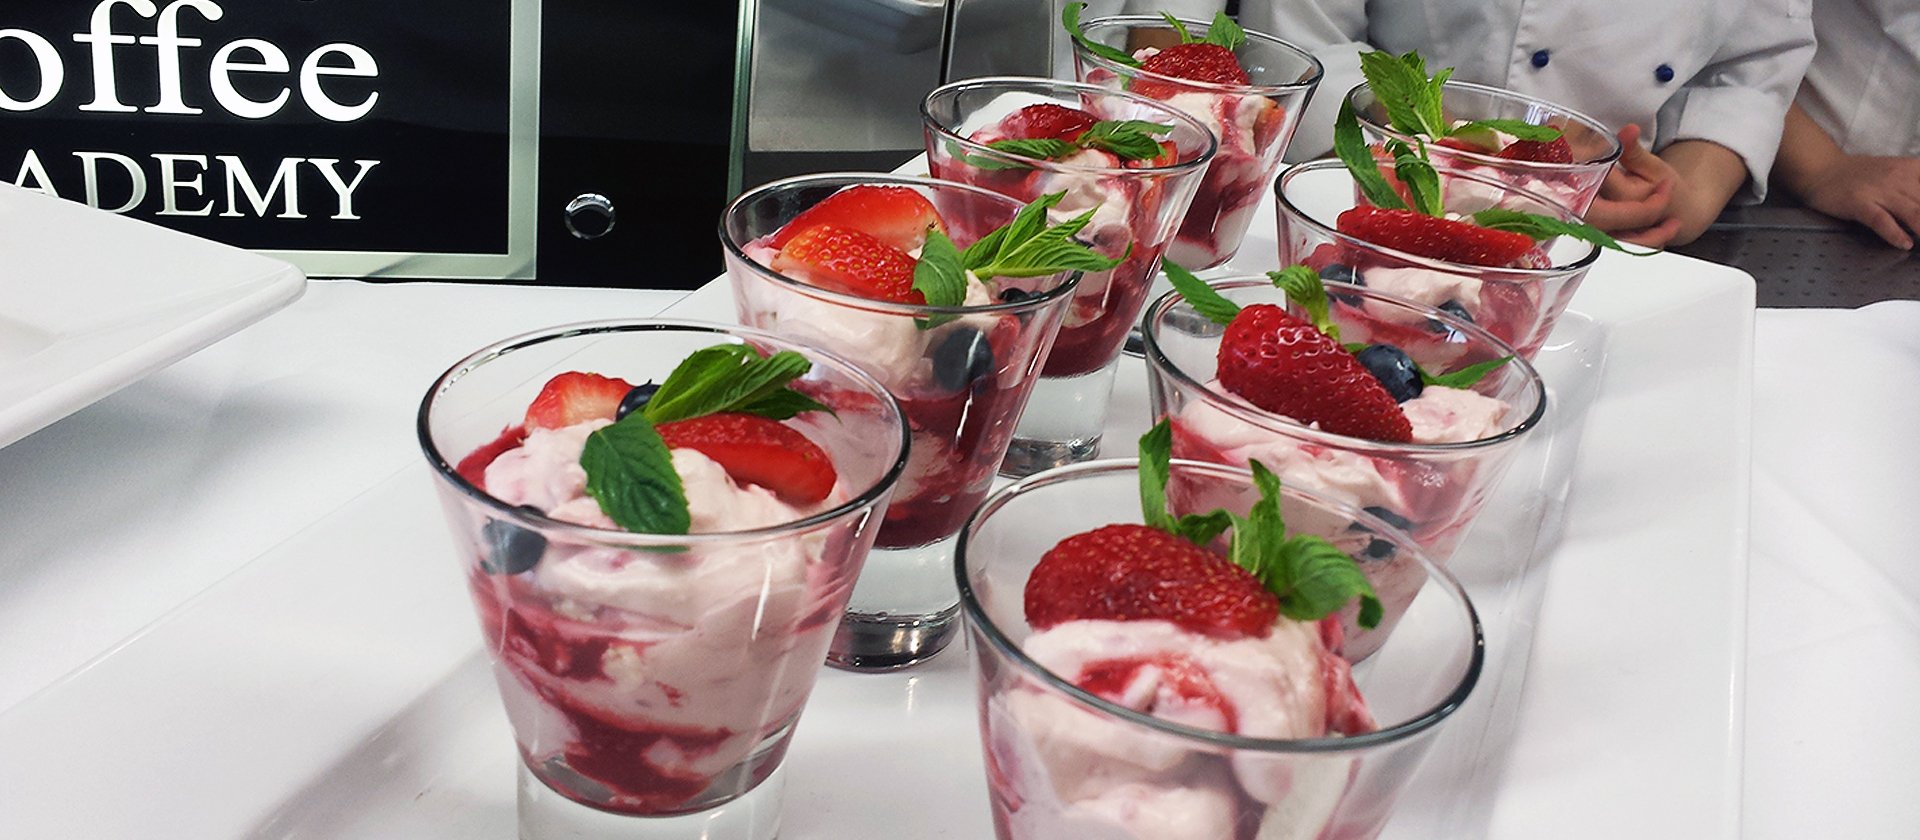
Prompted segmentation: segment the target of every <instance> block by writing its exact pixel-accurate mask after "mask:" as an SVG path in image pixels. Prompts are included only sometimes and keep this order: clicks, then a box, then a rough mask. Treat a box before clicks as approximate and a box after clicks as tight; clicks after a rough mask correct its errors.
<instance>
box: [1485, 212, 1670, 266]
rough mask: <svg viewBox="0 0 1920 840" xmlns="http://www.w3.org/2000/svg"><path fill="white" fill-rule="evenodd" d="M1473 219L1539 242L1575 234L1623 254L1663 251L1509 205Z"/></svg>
mask: <svg viewBox="0 0 1920 840" xmlns="http://www.w3.org/2000/svg"><path fill="white" fill-rule="evenodd" d="M1473 221H1474V224H1477V225H1479V226H1481V227H1484V228H1492V229H1494V230H1508V231H1513V232H1515V233H1524V234H1526V235H1527V236H1529V237H1531V238H1532V239H1533V240H1534V241H1535V242H1539V241H1541V240H1546V239H1552V238H1553V237H1556V236H1571V237H1573V238H1575V239H1578V240H1581V241H1583V242H1591V243H1593V244H1595V245H1598V246H1600V247H1602V248H1612V249H1613V250H1615V251H1619V252H1621V253H1623V254H1632V255H1634V256H1636V257H1645V256H1651V255H1653V254H1658V253H1660V251H1659V250H1658V249H1655V250H1651V251H1634V250H1629V249H1628V248H1627V247H1626V246H1625V245H1622V244H1620V243H1619V241H1617V240H1615V239H1614V238H1613V237H1611V236H1608V235H1607V234H1606V233H1605V232H1604V231H1602V230H1600V229H1599V228H1597V227H1594V226H1592V225H1589V224H1587V223H1585V222H1565V221H1561V220H1559V219H1555V218H1552V217H1550V216H1541V215H1536V214H1534V213H1523V212H1521V211H1519V210H1508V209H1507V208H1505V207H1489V208H1487V209H1485V210H1482V211H1480V212H1478V213H1475V214H1473Z"/></svg>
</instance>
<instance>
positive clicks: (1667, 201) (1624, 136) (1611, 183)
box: [1586, 124, 1681, 248]
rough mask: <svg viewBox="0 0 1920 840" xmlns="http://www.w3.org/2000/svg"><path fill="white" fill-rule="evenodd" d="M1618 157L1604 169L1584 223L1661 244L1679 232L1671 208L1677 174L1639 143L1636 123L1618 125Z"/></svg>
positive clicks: (1648, 244)
mask: <svg viewBox="0 0 1920 840" xmlns="http://www.w3.org/2000/svg"><path fill="white" fill-rule="evenodd" d="M1620 149H1621V152H1620V159H1619V160H1617V161H1614V164H1613V168H1612V169H1610V170H1608V171H1607V178H1606V180H1605V181H1602V182H1601V184H1600V194H1599V196H1598V197H1596V198H1595V199H1594V200H1593V206H1591V207H1589V208H1587V214H1586V222H1587V224H1590V225H1593V226H1594V227H1597V228H1599V229H1601V230H1603V231H1606V232H1607V234H1608V235H1610V236H1612V237H1614V238H1615V239H1619V240H1623V241H1626V242H1632V243H1634V244H1636V245H1644V246H1646V247H1649V248H1664V247H1666V246H1667V244H1668V243H1669V242H1671V241H1673V238H1674V235H1675V234H1677V233H1679V231H1680V221H1681V220H1680V219H1679V218H1678V217H1676V216H1674V215H1673V214H1672V212H1671V209H1672V201H1673V190H1674V187H1675V186H1676V185H1677V184H1678V183H1679V173H1677V172H1676V171H1675V170H1674V168H1673V167H1672V166H1670V165H1668V163H1667V162H1666V161H1664V160H1662V159H1661V158H1660V156H1659V155H1656V154H1654V153H1653V151H1652V150H1651V149H1648V148H1647V147H1646V146H1644V145H1642V144H1641V143H1640V126H1638V125H1632V124H1629V125H1627V126H1626V127H1625V128H1622V129H1620Z"/></svg>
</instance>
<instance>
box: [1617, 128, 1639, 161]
mask: <svg viewBox="0 0 1920 840" xmlns="http://www.w3.org/2000/svg"><path fill="white" fill-rule="evenodd" d="M1614 136H1615V137H1618V138H1620V153H1621V154H1623V155H1624V154H1626V153H1627V150H1628V149H1631V148H1633V147H1635V146H1638V145H1640V124H1639V123H1627V124H1626V125H1623V126H1621V127H1620V130H1619V131H1617V132H1615V133H1614Z"/></svg>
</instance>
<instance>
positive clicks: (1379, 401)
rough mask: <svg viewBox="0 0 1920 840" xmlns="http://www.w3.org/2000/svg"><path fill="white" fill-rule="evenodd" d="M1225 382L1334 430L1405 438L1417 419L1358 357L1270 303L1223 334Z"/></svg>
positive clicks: (1267, 405)
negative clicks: (1410, 418) (1411, 418)
mask: <svg viewBox="0 0 1920 840" xmlns="http://www.w3.org/2000/svg"><path fill="white" fill-rule="evenodd" d="M1219 365H1220V367H1219V377H1220V384H1221V385H1223V386H1225V387H1226V389H1227V390H1228V391H1231V392H1233V393H1235V394H1238V395H1240V396H1241V397H1242V398H1244V399H1245V400H1246V401H1248V402H1250V403H1253V404H1254V405H1257V406H1259V407H1261V408H1263V409H1266V410H1268V411H1271V412H1274V413H1276V414H1284V415H1286V416H1288V417H1291V418H1293V419H1295V420H1298V421H1300V422H1302V423H1307V424H1317V425H1318V426H1319V427H1320V428H1322V429H1325V430H1326V431H1329V432H1333V433H1335V434H1342V435H1349V436H1352V437H1359V438H1366V439H1368V440H1380V441H1391V442H1399V443H1405V442H1408V441H1411V440H1413V425H1412V424H1411V423H1408V422H1407V416H1406V414H1405V413H1404V412H1402V411H1401V410H1400V405H1399V403H1397V402H1395V401H1394V399H1393V395H1392V394H1389V393H1387V389H1386V388H1385V387H1383V386H1382V385H1381V384H1380V380H1378V379H1376V378H1374V376H1373V374H1372V373H1370V372H1368V370H1367V368H1366V366H1365V365H1363V364H1361V363H1360V360H1359V359H1356V358H1354V355H1353V354H1352V353H1351V352H1348V351H1347V349H1346V348H1345V347H1342V346H1340V342H1338V341H1336V340H1334V339H1333V338H1332V337H1330V336H1328V335H1327V334H1326V333H1324V332H1321V331H1320V329H1319V328H1318V327H1315V326H1314V325H1313V324H1311V323H1309V322H1307V321H1304V320H1302V319H1300V318H1297V317H1295V316H1293V315H1292V314H1290V313H1288V312H1287V311H1286V310H1285V309H1282V308H1280V307H1278V306H1274V305H1272V304H1265V303H1261V304H1254V305H1252V306H1248V307H1246V308H1244V309H1242V310H1240V314H1239V315H1238V316H1236V317H1235V318H1234V319H1233V322H1232V323H1230V324H1228V325H1227V330H1226V334H1225V335H1223V336H1221V339H1220V355H1219Z"/></svg>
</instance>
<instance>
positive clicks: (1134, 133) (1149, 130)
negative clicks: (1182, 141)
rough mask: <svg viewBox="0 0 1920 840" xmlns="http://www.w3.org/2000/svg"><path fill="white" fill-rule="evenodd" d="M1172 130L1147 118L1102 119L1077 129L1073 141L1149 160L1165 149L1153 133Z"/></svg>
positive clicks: (1089, 146) (1092, 147) (1169, 126)
mask: <svg viewBox="0 0 1920 840" xmlns="http://www.w3.org/2000/svg"><path fill="white" fill-rule="evenodd" d="M1171 131H1173V126H1171V125H1167V124H1164V123H1156V122H1148V121H1146V120H1101V121H1099V122H1097V123H1094V124H1093V126H1092V127H1091V128H1088V129H1087V130H1086V131H1082V132H1080V136H1079V137H1076V138H1074V141H1073V142H1074V144H1075V145H1077V146H1079V147H1080V148H1083V149H1102V150H1105V151H1109V152H1112V153H1114V154H1115V155H1117V156H1119V157H1120V158H1121V159H1122V160H1152V159H1154V158H1157V157H1159V156H1160V153H1161V152H1162V151H1164V149H1163V148H1162V147H1161V145H1160V141H1159V140H1156V139H1154V137H1153V135H1155V134H1166V133H1168V132H1171ZM1003 142H1017V141H1003ZM1054 142H1059V141H1054Z"/></svg>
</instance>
